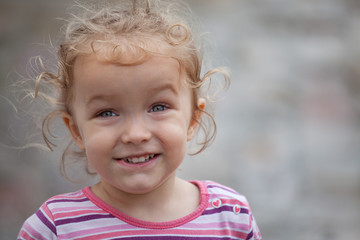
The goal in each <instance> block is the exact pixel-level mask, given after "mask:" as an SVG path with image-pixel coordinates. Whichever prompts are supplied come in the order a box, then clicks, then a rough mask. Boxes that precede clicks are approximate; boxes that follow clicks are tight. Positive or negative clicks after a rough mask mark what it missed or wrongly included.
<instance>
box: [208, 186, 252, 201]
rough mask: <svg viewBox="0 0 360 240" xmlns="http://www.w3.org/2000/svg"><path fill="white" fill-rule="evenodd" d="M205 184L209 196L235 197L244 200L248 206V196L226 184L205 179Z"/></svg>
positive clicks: (214, 197) (236, 199)
mask: <svg viewBox="0 0 360 240" xmlns="http://www.w3.org/2000/svg"><path fill="white" fill-rule="evenodd" d="M203 183H204V185H205V186H206V188H207V191H208V194H209V198H210V200H211V199H218V198H220V199H233V200H235V201H239V202H242V204H244V205H246V206H248V205H249V204H248V201H247V199H246V197H245V196H244V195H242V194H240V193H238V192H237V191H236V190H234V189H232V188H230V187H227V186H224V185H222V184H220V183H217V182H213V181H203Z"/></svg>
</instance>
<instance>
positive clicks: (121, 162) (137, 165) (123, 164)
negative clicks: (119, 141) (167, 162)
mask: <svg viewBox="0 0 360 240" xmlns="http://www.w3.org/2000/svg"><path fill="white" fill-rule="evenodd" d="M159 156H160V155H159V154H158V155H156V156H154V157H153V158H152V159H150V160H149V161H146V162H142V163H128V162H126V161H124V160H116V162H117V163H118V164H119V165H120V166H121V167H126V168H133V169H136V168H145V167H148V166H151V165H152V164H154V163H155V162H156V160H157V159H158V158H159Z"/></svg>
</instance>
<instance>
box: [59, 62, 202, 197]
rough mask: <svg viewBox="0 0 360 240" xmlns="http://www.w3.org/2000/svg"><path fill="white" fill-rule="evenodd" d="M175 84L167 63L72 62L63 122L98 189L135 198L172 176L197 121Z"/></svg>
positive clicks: (176, 71) (174, 68)
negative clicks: (68, 109) (96, 177)
mask: <svg viewBox="0 0 360 240" xmlns="http://www.w3.org/2000/svg"><path fill="white" fill-rule="evenodd" d="M183 82H184V79H182V76H181V75H180V66H179V63H178V62H177V61H176V60H174V59H171V58H161V57H152V58H150V59H149V60H148V61H146V62H144V63H142V64H139V65H135V66H120V65H117V64H112V63H107V62H102V61H99V60H98V59H96V57H95V56H93V55H90V56H83V57H79V58H78V59H77V60H76V62H75V65H74V84H73V89H72V91H73V92H72V95H73V96H74V98H73V102H72V105H71V112H72V115H71V116H70V115H68V114H64V115H63V118H64V121H65V123H66V125H67V126H68V128H69V130H70V132H71V134H72V136H73V138H74V140H75V141H76V143H77V144H78V146H79V147H80V148H81V149H83V150H85V152H86V155H87V159H88V161H89V163H90V164H91V166H92V167H93V168H94V170H95V171H96V172H97V173H98V174H99V175H100V178H101V184H100V185H101V186H103V187H108V188H109V187H110V188H113V189H116V190H119V191H121V192H124V193H131V194H140V193H148V192H151V191H152V190H154V189H156V188H158V187H159V186H161V185H162V184H164V183H166V182H168V181H169V180H171V179H174V178H175V170H176V169H177V167H178V166H179V165H180V163H181V162H182V160H183V158H184V155H185V153H186V142H187V141H188V140H190V139H191V138H192V137H193V135H194V132H195V130H196V127H197V121H195V120H193V117H195V118H197V119H198V118H200V114H193V109H192V108H193V107H192V106H193V103H192V101H193V100H192V98H191V90H190V89H188V88H186V87H185V84H184V83H183Z"/></svg>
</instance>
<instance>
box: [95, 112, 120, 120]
mask: <svg viewBox="0 0 360 240" xmlns="http://www.w3.org/2000/svg"><path fill="white" fill-rule="evenodd" d="M106 113H111V116H105V115H104V114H106ZM96 116H97V117H101V118H108V117H114V116H116V113H114V112H113V111H111V110H105V111H101V112H99V113H98V114H96Z"/></svg>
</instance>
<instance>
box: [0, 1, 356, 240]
mask: <svg viewBox="0 0 360 240" xmlns="http://www.w3.org/2000/svg"><path fill="white" fill-rule="evenodd" d="M70 2H71V1H55V0H15V1H13V0H1V1H0V78H1V81H0V86H1V97H0V111H1V118H0V128H1V131H0V132H1V136H0V137H1V139H0V144H1V146H0V154H1V157H0V163H1V169H0V238H1V239H14V238H15V236H16V234H17V232H18V230H19V228H20V226H21V224H22V222H23V221H24V220H25V218H27V217H28V216H29V215H30V214H32V213H33V212H34V211H35V210H36V209H37V208H38V207H39V206H40V204H41V203H42V202H43V201H45V200H46V199H47V198H48V197H50V196H52V195H54V194H58V193H61V192H66V191H73V190H76V189H78V188H79V187H82V186H84V185H86V183H83V184H74V183H69V182H67V181H66V180H65V179H63V178H62V177H61V176H60V174H59V173H58V169H57V163H58V158H59V156H60V151H55V152H54V153H48V152H44V151H41V150H39V149H36V148H29V149H23V150H19V149H15V148H14V146H22V145H24V144H26V143H28V142H29V141H33V139H35V138H36V137H37V136H33V134H34V132H33V131H32V129H33V128H34V124H33V123H31V121H29V118H30V115H28V114H26V111H23V110H24V109H22V110H21V109H19V111H18V112H16V110H15V109H14V108H13V107H12V105H11V104H10V103H9V100H11V101H12V102H15V100H14V94H13V93H12V92H10V91H9V89H10V88H9V86H10V85H11V84H12V83H13V82H14V80H16V79H19V75H18V74H17V73H20V74H22V75H24V74H25V73H26V72H27V71H28V70H27V69H26V66H29V65H28V64H27V63H28V61H29V59H30V58H31V57H32V56H34V55H43V56H48V57H50V59H53V57H52V56H51V54H49V53H48V51H47V50H46V48H47V47H46V46H47V45H48V44H49V40H48V39H49V35H50V36H51V38H52V39H53V40H55V41H56V39H57V38H56V34H57V32H58V28H59V26H60V25H59V23H58V21H56V20H55V18H56V17H61V16H65V14H66V5H65V4H66V3H70ZM188 2H189V4H190V5H191V7H192V8H193V11H194V13H195V15H197V16H198V18H199V21H200V22H201V24H202V28H203V29H204V30H205V31H208V32H210V33H211V34H209V35H207V37H206V38H207V40H208V42H210V43H211V44H212V46H213V47H212V49H213V51H212V53H211V54H209V56H210V57H212V59H213V61H212V63H213V65H214V66H218V65H221V66H223V65H225V66H227V67H229V68H230V70H231V76H232V84H231V87H230V89H229V90H228V91H227V92H226V93H225V94H224V97H222V99H221V100H220V101H219V102H218V103H217V104H216V120H217V124H218V136H217V139H216V141H215V143H214V144H213V145H212V146H211V147H210V148H209V149H208V150H207V151H206V152H204V153H202V154H200V155H199V156H196V157H194V158H193V157H188V158H187V159H186V160H185V162H184V164H183V166H182V167H181V169H180V170H179V174H180V175H181V176H183V177H184V178H186V179H212V180H215V181H218V182H220V183H223V184H225V185H228V186H231V187H233V188H235V189H236V190H237V191H239V192H241V193H243V194H245V195H246V196H247V197H248V199H249V201H250V203H251V206H252V208H253V211H254V213H255V216H256V219H257V222H258V224H259V226H260V229H261V232H262V234H263V236H264V239H284V240H285V239H292V240H297V239H299V240H300V239H307V240H322V239H327V240H331V239H357V238H359V236H360V228H359V223H360V92H359V91H360V70H359V69H360V68H359V66H358V65H360V44H359V42H360V2H359V1H356V0H221V1H220V0H192V1H188ZM43 49H45V50H43ZM25 108H26V109H25V110H28V109H29V108H30V106H29V105H27V104H26V105H25ZM31 109H32V108H31ZM34 110H36V108H35V109H34ZM63 130H64V129H62V128H60V129H59V130H58V131H60V132H61V131H63ZM60 145H61V143H60ZM7 146H12V148H10V147H7Z"/></svg>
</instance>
